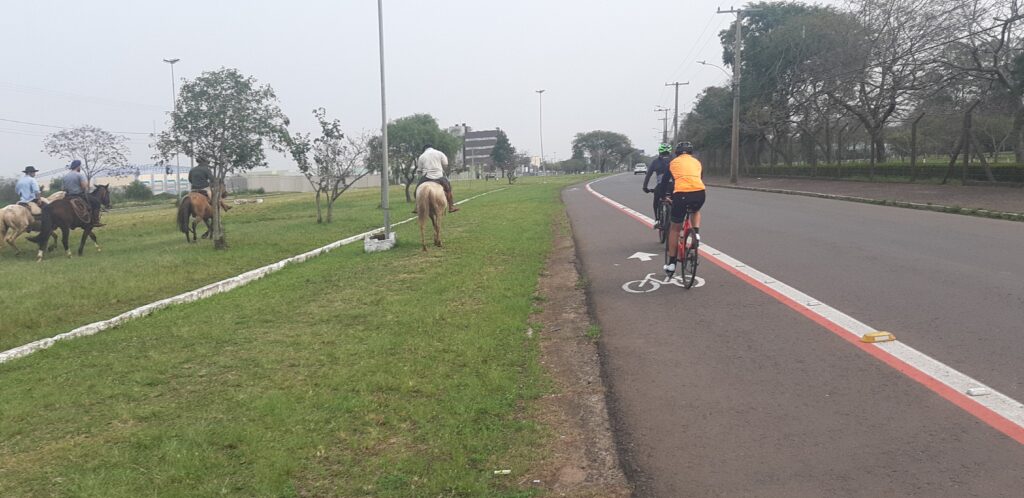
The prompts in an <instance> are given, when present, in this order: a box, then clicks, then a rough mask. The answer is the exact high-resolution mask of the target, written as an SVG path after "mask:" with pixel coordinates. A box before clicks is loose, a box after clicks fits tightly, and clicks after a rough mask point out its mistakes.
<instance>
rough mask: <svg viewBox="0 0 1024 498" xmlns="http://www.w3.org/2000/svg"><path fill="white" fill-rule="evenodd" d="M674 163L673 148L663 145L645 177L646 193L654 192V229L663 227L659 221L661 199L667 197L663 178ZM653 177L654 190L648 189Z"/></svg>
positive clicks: (659, 147) (660, 146)
mask: <svg viewBox="0 0 1024 498" xmlns="http://www.w3.org/2000/svg"><path fill="white" fill-rule="evenodd" d="M671 162H672V146H671V145H669V144H661V145H659V146H658V157H656V158H654V160H653V161H651V164H650V166H648V167H647V175H646V176H644V192H645V193H648V194H649V193H651V192H654V220H655V222H654V228H655V229H657V228H659V227H660V225H661V220H659V219H658V216H660V213H661V209H659V208H660V207H661V199H662V198H663V197H665V193H664V191H663V189H662V187H661V178H662V176H663V175H665V174H666V173H668V165H669V163H671ZM651 175H655V178H654V190H651V189H649V188H647V182H649V181H650V179H651Z"/></svg>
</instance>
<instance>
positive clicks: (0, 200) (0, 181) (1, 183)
mask: <svg viewBox="0 0 1024 498" xmlns="http://www.w3.org/2000/svg"><path fill="white" fill-rule="evenodd" d="M17 182H18V181H17V180H15V179H12V178H0V206H5V205H7V204H14V203H15V202H18V192H17V191H15V190H14V185H15V184H16V183H17Z"/></svg>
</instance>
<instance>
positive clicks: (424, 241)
mask: <svg viewBox="0 0 1024 498" xmlns="http://www.w3.org/2000/svg"><path fill="white" fill-rule="evenodd" d="M425 218H426V216H423V215H422V214H421V215H420V220H419V221H420V244H421V245H422V246H423V252H427V237H426V235H424V233H423V225H426V224H427V220H426V219H425Z"/></svg>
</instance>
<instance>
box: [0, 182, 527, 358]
mask: <svg viewBox="0 0 1024 498" xmlns="http://www.w3.org/2000/svg"><path fill="white" fill-rule="evenodd" d="M527 185H529V183H527ZM499 187H500V186H499ZM494 188H495V186H494V184H493V183H491V184H489V185H485V184H484V182H483V181H478V182H476V181H474V182H456V183H455V189H456V190H455V192H456V195H457V197H456V199H465V198H467V197H469V196H471V195H475V194H479V193H482V192H486V191H487V190H491V189H494ZM379 196H380V192H379V190H375V189H365V190H357V191H352V192H349V193H346V194H345V195H343V196H342V197H341V198H340V199H339V200H338V202H337V204H336V205H335V209H334V222H333V223H330V224H322V225H318V224H317V223H316V210H315V206H314V204H313V198H312V195H311V194H287V195H277V196H269V197H267V198H266V202H264V203H263V204H245V205H240V206H234V208H233V209H232V210H231V211H230V212H229V213H227V214H226V215H225V217H224V226H225V230H226V231H227V237H228V243H229V244H230V246H231V247H230V249H229V250H227V251H214V250H213V248H212V244H211V243H210V242H209V241H208V240H200V242H199V243H198V244H192V245H189V244H186V243H185V237H184V235H183V234H182V233H181V232H179V231H178V229H177V226H176V225H175V221H174V217H175V209H174V207H173V206H169V205H160V206H146V207H131V208H126V209H121V210H119V209H114V210H113V211H111V212H110V213H106V214H104V215H103V221H104V222H105V223H107V226H106V227H103V228H100V229H98V230H97V236H98V237H99V241H100V244H101V245H102V247H103V250H102V252H96V250H95V249H94V248H93V245H92V242H87V243H86V246H85V253H84V256H83V257H78V255H77V253H75V251H76V250H77V248H78V241H79V240H80V239H81V235H82V232H81V230H76V231H72V232H71V237H70V238H69V239H70V242H69V247H70V248H71V250H72V253H73V254H74V257H72V258H71V259H70V260H69V259H67V258H65V257H64V256H63V254H62V250H61V249H59V248H58V249H57V250H56V251H54V252H51V253H48V254H47V255H46V259H45V260H44V261H43V262H42V263H39V264H37V263H36V262H35V250H34V246H32V245H31V243H29V242H28V241H27V240H25V239H24V237H22V238H21V239H20V242H19V247H21V249H22V251H23V253H22V254H21V255H20V256H17V257H16V256H14V252H13V250H11V249H10V248H4V249H0V281H2V282H11V283H12V284H10V285H7V286H5V289H4V298H3V299H2V300H0V350H6V349H9V348H12V347H15V346H19V345H21V344H25V343H28V342H31V341H33V340H36V339H41V338H44V337H51V336H53V335H56V334H59V333H62V332H66V331H68V330H71V329H73V328H75V327H78V326H81V325H84V324H87V323H92V322H95V321H98V320H105V319H107V318H110V317H112V316H115V315H117V314H119V313H123V312H125V311H127V310H130V309H132V308H135V307H138V306H141V305H143V304H146V303H150V302H153V301H156V300H158V299H162V298H165V297H169V296H173V295H176V294H179V293H182V292H185V291H188V290H192V289H196V288H198V287H201V286H203V285H206V284H209V283H212V282H216V281H218V280H221V279H224V278H227V277H230V276H233V275H237V274H239V273H242V272H244V271H246V270H251V269H253V268H257V267H259V266H263V265H266V264H269V263H273V262H275V261H279V260H281V259H284V258H286V257H289V256H293V255H295V254H299V253H301V252H304V251H307V250H310V249H313V248H316V247H320V246H323V245H325V244H328V243H330V242H333V241H335V240H338V239H341V238H344V237H347V236H350V235H355V234H358V233H361V232H364V231H367V230H370V229H373V228H376V227H379V226H380V225H381V224H382V219H383V218H382V216H383V215H382V212H381V211H380V210H379V209H377V206H378V205H379ZM391 199H392V211H391V212H392V218H393V219H394V220H403V219H405V218H406V217H409V216H411V214H409V211H410V209H411V205H409V204H406V203H405V202H404V197H403V195H402V193H401V189H400V188H398V187H395V188H393V189H392V192H391ZM116 207H117V206H116V205H115V208H116ZM203 230H204V228H203V227H202V226H200V227H199V228H198V233H199V234H202V232H203ZM417 238H418V235H417ZM15 282H16V284H15Z"/></svg>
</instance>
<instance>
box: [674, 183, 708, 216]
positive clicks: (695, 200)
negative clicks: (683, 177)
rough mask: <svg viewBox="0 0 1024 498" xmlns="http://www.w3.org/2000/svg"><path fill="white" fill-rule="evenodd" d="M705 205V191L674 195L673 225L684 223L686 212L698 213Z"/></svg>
mask: <svg viewBox="0 0 1024 498" xmlns="http://www.w3.org/2000/svg"><path fill="white" fill-rule="evenodd" d="M703 205H704V191H703V190H697V191H694V192H676V193H674V194H672V223H682V222H683V217H684V216H685V215H686V212H687V211H689V212H691V213H696V212H697V211H700V208H701V206H703Z"/></svg>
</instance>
